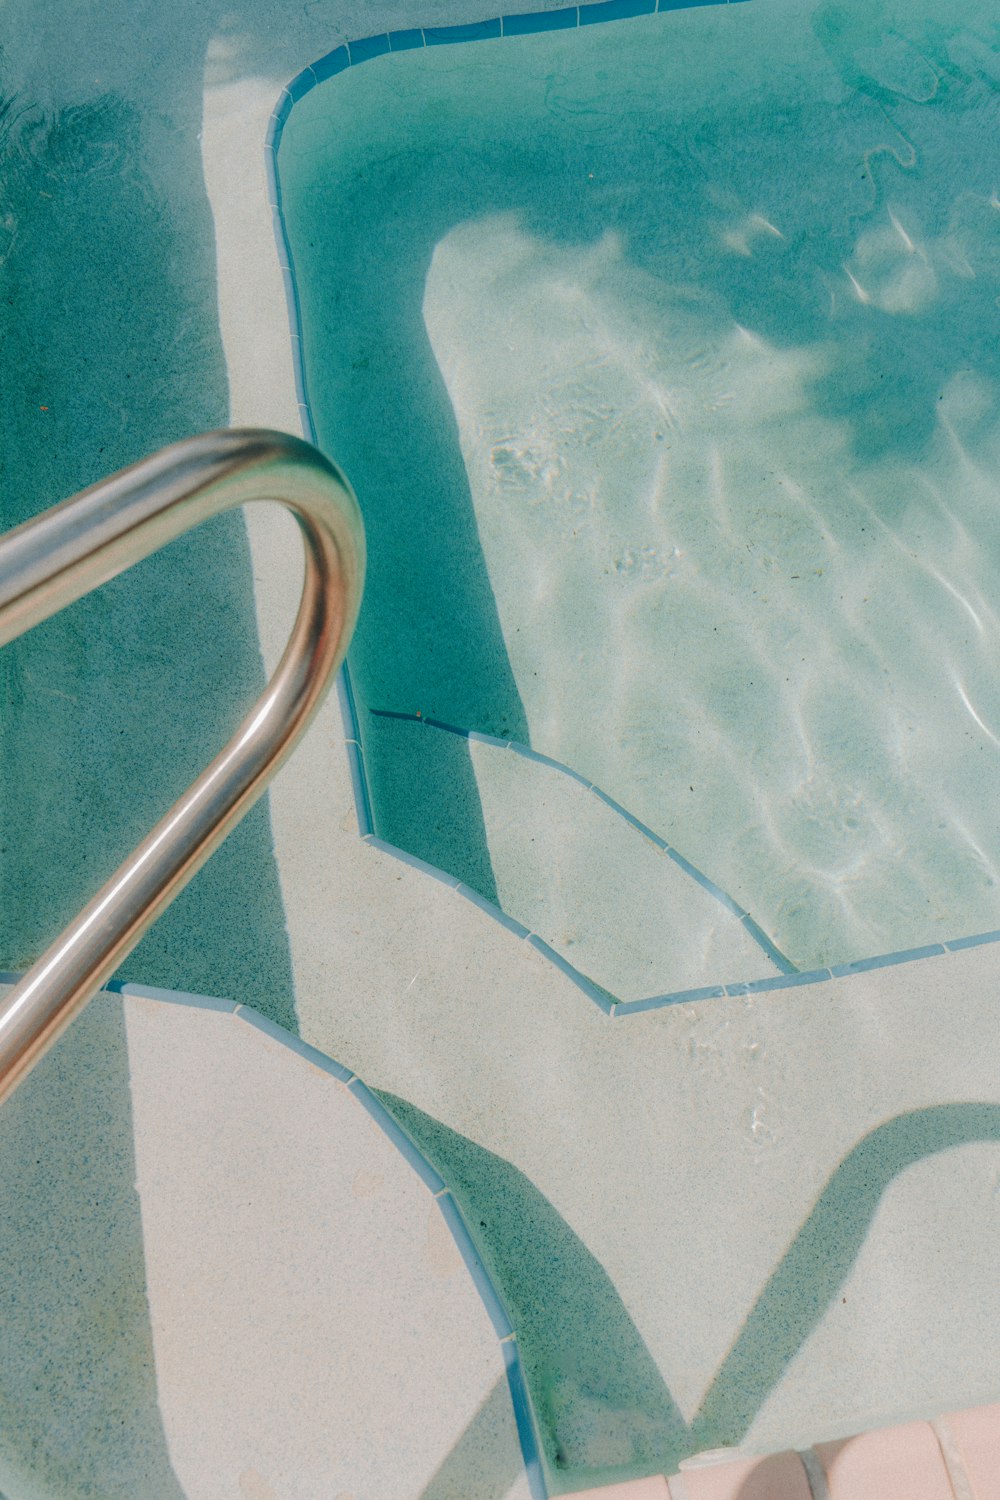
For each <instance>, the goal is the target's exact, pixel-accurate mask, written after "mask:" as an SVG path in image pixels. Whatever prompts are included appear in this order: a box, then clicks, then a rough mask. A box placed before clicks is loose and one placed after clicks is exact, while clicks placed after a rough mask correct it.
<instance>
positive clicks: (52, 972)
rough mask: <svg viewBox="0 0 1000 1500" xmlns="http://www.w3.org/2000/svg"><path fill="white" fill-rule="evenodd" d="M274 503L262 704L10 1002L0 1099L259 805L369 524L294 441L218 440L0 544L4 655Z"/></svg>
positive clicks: (347, 618)
mask: <svg viewBox="0 0 1000 1500" xmlns="http://www.w3.org/2000/svg"><path fill="white" fill-rule="evenodd" d="M259 500H271V501H277V502H279V503H280V504H282V505H285V506H287V507H288V509H289V510H290V511H291V512H292V514H293V515H294V516H295V519H296V520H297V522H298V523H299V527H300V529H301V531H302V536H303V543H304V547H305V577H304V580H303V585H302V598H301V602H300V604H299V611H298V615H297V617H296V620H295V624H294V626H293V629H292V633H291V636H290V637H289V641H288V645H287V646H286V648H285V652H284V655H283V656H282V658H281V661H280V663H279V665H278V667H277V670H276V671H275V673H274V676H273V677H272V678H271V680H270V682H269V683H268V685H267V688H266V689H265V691H264V693H263V696H262V697H261V698H260V699H259V700H258V702H257V703H256V704H255V706H254V707H253V709H252V710H251V712H250V713H249V714H248V715H247V717H246V718H245V719H244V721H243V723H242V724H241V725H240V728H239V729H238V730H237V731H236V734H235V735H234V736H233V738H232V739H231V740H230V741H229V743H228V744H227V745H226V747H225V749H223V750H222V751H221V752H220V754H219V755H217V756H216V758H215V760H213V761H212V763H211V765H210V766H209V767H208V768H207V769H206V770H205V771H204V772H203V773H202V775H201V776H199V777H198V779H197V781H195V782H194V784H193V785H192V786H191V787H190V788H189V790H188V791H187V792H185V793H184V795H183V796H182V797H181V798H180V800H179V801H178V802H176V803H175V804H174V806H173V807H172V808H171V809H170V811H169V812H168V813H167V814H166V816H165V817H164V818H162V819H161V820H160V822H159V823H157V825H156V827H155V828H154V829H153V831H152V832H151V833H150V834H149V835H148V837H147V838H146V839H145V840H144V841H143V842H142V843H141V844H140V845H139V847H138V848H137V849H136V850H135V852H134V853H133V854H132V855H130V857H129V858H128V859H127V860H126V861H125V863H124V864H123V865H122V866H121V867H120V868H119V869H118V870H117V872H116V873H115V874H114V875H113V876H112V877H111V879H110V880H109V881H108V882H107V884H106V885H105V886H104V887H103V888H102V889H101V890H100V891H99V892H98V894H97V895H96V896H95V897H94V899H93V900H92V901H91V902H90V903H89V904H88V905H87V906H86V907H85V908H84V909H83V911H82V912H81V913H80V915H79V916H78V917H77V918H76V920H75V921H74V922H73V923H72V924H71V925H70V926H69V927H67V928H66V930H65V932H63V934H62V936H61V937H60V938H58V940H57V941H56V942H55V943H53V944H52V946H51V947H50V948H49V949H48V950H47V952H46V953H44V954H43V955H42V957H41V958H40V959H39V960H38V962H37V963H36V964H35V965H34V967H33V968H32V969H31V970H30V972H29V973H28V974H27V975H26V976H25V977H24V979H22V980H21V981H20V983H19V984H17V985H16V987H15V988H14V989H13V990H12V991H11V992H10V993H9V994H8V995H7V997H6V999H5V1000H3V1002H2V1003H0V1100H3V1099H4V1098H6V1097H7V1095H8V1094H10V1093H11V1091H12V1090H13V1089H14V1088H15V1087H16V1086H17V1084H18V1083H19V1082H20V1081H21V1080H22V1079H23V1078H24V1077H25V1075H26V1074H27V1073H28V1071H29V1070H30V1069H31V1068H32V1067H33V1066H34V1064H35V1063H36V1062H37V1061H38V1060H39V1058H40V1057H41V1056H42V1055H43V1053H44V1052H45V1051H46V1050H47V1049H48V1048H49V1047H50V1046H51V1045H52V1043H53V1042H54V1041H55V1039H56V1037H57V1036H58V1035H59V1034H60V1032H62V1031H63V1030H64V1029H65V1027H66V1026H68V1025H69V1023H70V1021H71V1020H72V1019H73V1017H74V1016H75V1015H76V1014H77V1012H78V1011H79V1010H81V1009H82V1007H83V1006H84V1005H85V1004H86V1003H87V1001H88V1000H89V999H91V997H92V996H93V995H94V994H96V992H97V991H98V990H99V989H100V988H101V986H102V985H103V984H104V983H106V981H107V980H108V979H109V978H110V977H111V975H112V974H113V973H114V971H115V969H116V968H117V967H118V965H119V964H120V963H121V961H122V959H123V958H124V957H125V955H126V954H128V953H129V952H131V950H132V949H133V948H134V947H135V945H136V943H138V941H139V939H140V938H141V937H142V935H143V933H144V932H145V931H146V930H147V928H149V927H150V926H151V925H152V923H153V922H154V921H155V920H156V918H157V917H158V916H159V915H160V913H161V912H162V911H163V910H164V909H165V908H166V907H167V906H168V905H169V904H170V902H171V901H172V900H173V898H174V897H175V896H176V895H177V893H178V891H180V890H181V888H182V887H183V886H184V885H186V884H187V882H188V881H189V880H190V879H191V877H192V875H194V873H195V872H196V871H197V870H198V869H199V868H200V867H201V865H203V864H204V862H205V861H206V860H207V859H208V857H209V855H210V854H211V853H212V852H213V850H214V849H216V848H217V847H218V845H219V844H220V843H221V842H222V841H223V839H224V838H225V837H226V835H227V834H228V833H229V832H230V830H231V829H232V828H233V827H234V826H235V824H236V823H238V822H239V820H240V818H241V817H242V816H243V814H244V813H245V812H246V811H247V809H248V808H249V807H250V806H251V805H252V803H253V802H255V801H256V799H257V798H258V797H259V796H260V794H261V792H263V790H264V788H265V786H266V785H267V783H268V781H269V780H270V779H271V777H272V776H273V775H274V773H275V772H276V771H277V769H278V767H279V766H280V765H281V763H282V761H283V760H284V759H285V757H286V756H287V755H288V754H289V753H290V752H291V750H292V747H293V745H294V744H295V742H296V740H297V739H298V738H299V736H300V735H301V734H302V733H303V731H304V730H305V728H306V726H307V725H308V723H309V721H310V720H311V718H312V717H313V715H314V714H315V712H316V710H317V709H318V707H319V705H320V703H321V702H322V699H323V697H324V695H325V693H326V691H327V689H328V687H329V685H330V682H331V680H332V678H333V673H334V671H335V670H336V668H337V666H338V665H339V663H340V661H341V659H342V658H343V655H344V652H345V651H346V649H347V643H348V641H349V639H350V636H351V631H352V630H353V628H354V623H355V620H356V619H357V613H358V606H359V603H360V599H361V589H362V585H363V580H364V565H365V547H364V532H363V529H362V525H361V516H360V513H359V511H358V507H357V502H356V501H355V499H354V495H353V493H352V491H351V489H350V487H349V485H348V484H347V482H346V480H345V479H344V478H343V477H342V475H341V474H340V473H339V472H338V471H337V470H336V469H335V468H334V466H333V465H332V464H330V463H328V462H327V460H326V459H325V458H323V457H322V455H321V454H319V453H317V452H316V450H315V449H314V448H311V447H309V445H308V444H307V443H303V442H301V441H300V440H299V439H298V438H293V437H288V436H286V435H285V434H282V433H277V432H265V431H247V432H239V431H229V432H211V433H206V434H205V435H204V436H203V437H197V438H192V439H190V440H189V441H187V442H183V443H178V444H176V445H175V446H173V447H171V448H165V449H164V450H163V451H162V452H161V453H158V454H156V455H154V456H153V457H152V458H147V459H145V460H144V461H143V462H142V463H139V464H136V465H134V467H132V468H130V469H124V470H122V472H121V473H120V474H115V475H112V477H111V478H110V479H105V480H102V482H101V483H100V484H96V485H94V486H92V487H91V488H90V489H86V490H82V491H81V492H80V493H79V494H78V495H74V496H73V497H72V498H71V499H69V500H65V501H64V502H63V503H62V504H61V505H56V506H54V507H53V508H52V509H51V510H49V511H46V512H45V513H44V514H43V515H41V516H39V517H37V518H36V519H35V520H32V521H28V522H27V523H26V524H25V525H23V526H18V527H17V528H16V529H15V530H13V531H11V532H9V533H8V535H7V536H5V537H3V538H0V646H2V645H6V644H7V642H9V641H12V640H14V639H16V637H17V636H19V635H21V634H22V633H23V632H24V631H26V630H29V629H30V628H31V626H32V625H37V624H39V623H40V622H41V621H42V620H46V619H48V618H49V616H50V615H54V614H56V613H57V612H58V611H59V610H60V609H62V608H64V607H65V606H66V605H67V604H71V603H72V602H73V601H74V600H76V599H79V598H81V597H82V596H83V595H84V594H87V593H89V592H90V590H91V589H94V588H97V587H98V586H99V585H100V584H102V583H106V582H107V581H108V580H109V579H111V578H114V577H115V576H116V575H117V574H118V573H121V572H123V571H124V570H125V569H126V568H129V567H131V566H132V564H133V563H136V562H139V561H141V559H142V558H144V557H148V556H149V554H150V553H152V552H155V551H157V550H158V549H159V548H160V547H162V546H164V545H165V544H166V543H167V542H169V541H172V540H173V539H174V537H177V536H180V535H181V533H182V532H185V531H189V530H190V529H191V528H192V527H193V526H197V525H198V524H199V523H200V522H202V521H205V520H208V519H209V517H210V516H214V515H218V514H219V513H220V512H221V511H225V510H230V509H232V508H233V507H234V506H238V505H243V504H245V503H247V502H248V501H259Z"/></svg>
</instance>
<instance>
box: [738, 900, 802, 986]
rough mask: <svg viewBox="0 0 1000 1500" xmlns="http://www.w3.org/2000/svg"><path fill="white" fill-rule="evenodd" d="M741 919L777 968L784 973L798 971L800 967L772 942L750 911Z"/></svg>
mask: <svg viewBox="0 0 1000 1500" xmlns="http://www.w3.org/2000/svg"><path fill="white" fill-rule="evenodd" d="M740 920H741V922H742V923H743V926H744V927H745V928H746V930H747V932H748V933H749V934H750V936H751V937H752V938H753V940H754V942H755V943H756V944H757V947H758V948H763V950H764V952H765V953H766V954H767V956H768V958H769V959H770V960H771V962H772V963H773V964H774V965H775V967H776V968H778V969H780V970H781V972H782V974H797V973H798V969H797V968H796V967H795V965H794V964H793V963H792V961H791V959H790V958H786V957H785V955H784V953H782V951H781V949H780V948H779V947H778V946H777V944H776V943H772V941H771V939H770V938H769V937H768V935H767V933H766V932H765V931H764V929H763V927H761V925H760V924H759V922H755V921H754V919H753V917H752V916H751V915H750V913H749V912H747V913H746V914H745V916H743V917H741V918H740Z"/></svg>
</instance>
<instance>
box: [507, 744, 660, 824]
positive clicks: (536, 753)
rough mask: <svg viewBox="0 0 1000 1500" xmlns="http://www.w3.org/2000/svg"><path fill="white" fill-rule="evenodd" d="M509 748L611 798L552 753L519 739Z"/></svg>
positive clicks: (606, 799) (602, 796) (630, 819)
mask: <svg viewBox="0 0 1000 1500" xmlns="http://www.w3.org/2000/svg"><path fill="white" fill-rule="evenodd" d="M507 749H508V750H513V752H514V754H515V755H520V756H521V758H522V759H523V760H532V761H534V762H535V765H537V766H549V767H550V768H551V769H552V770H553V771H561V772H562V774H563V775H564V776H568V777H569V778H570V780H571V781H578V782H579V783H580V785H581V786H585V787H586V788H587V791H588V792H596V793H597V795H598V797H600V798H602V799H603V800H604V801H605V802H607V801H608V800H609V799H608V798H607V797H605V795H604V793H603V792H602V791H601V790H600V789H599V788H598V787H596V786H595V785H594V783H593V782H592V781H591V780H590V778H589V777H588V776H582V775H581V774H580V772H579V771H574V770H573V767H572V766H566V765H563V763H562V761H561V760H553V758H552V756H551V755H543V754H542V753H541V751H540V750H532V749H531V747H530V746H529V745H521V744H519V743H518V742H517V740H508V741H507ZM622 813H623V815H624V816H625V817H626V818H627V819H628V821H629V822H630V823H635V825H636V827H637V828H639V829H642V824H641V823H639V822H637V821H636V819H634V818H633V817H632V815H631V813H626V812H625V809H624V808H622Z"/></svg>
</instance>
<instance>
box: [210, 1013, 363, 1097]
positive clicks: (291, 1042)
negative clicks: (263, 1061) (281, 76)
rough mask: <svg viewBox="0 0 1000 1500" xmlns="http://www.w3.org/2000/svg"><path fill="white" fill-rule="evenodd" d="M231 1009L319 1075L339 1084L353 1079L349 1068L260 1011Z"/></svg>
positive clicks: (242, 1019) (240, 1018)
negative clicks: (303, 1061) (333, 1079)
mask: <svg viewBox="0 0 1000 1500" xmlns="http://www.w3.org/2000/svg"><path fill="white" fill-rule="evenodd" d="M233 1009H234V1011H235V1013H236V1015H237V1017H238V1018H239V1020H241V1021H245V1022H246V1023H247V1025H248V1026H252V1027H253V1028H254V1030H255V1031H262V1032H263V1033H264V1035H265V1036H269V1037H271V1038H272V1040H273V1041H276V1042H280V1043H281V1045H282V1046H283V1047H287V1048H288V1050H289V1052H294V1053H295V1054H296V1055H297V1056H298V1057H301V1058H303V1059H304V1060H305V1061H306V1062H308V1063H312V1065H313V1067H314V1068H319V1070H320V1072H321V1073H329V1074H330V1077H331V1078H336V1079H338V1080H339V1081H340V1082H341V1083H347V1081H348V1080H349V1079H351V1078H353V1077H354V1074H353V1073H352V1072H351V1070H350V1068H345V1067H344V1065H343V1063H339V1062H335V1061H334V1059H333V1058H332V1057H328V1056H327V1054H326V1053H325V1052H320V1050H319V1049H318V1048H317V1047H310V1045H309V1043H308V1042H304V1041H303V1040H302V1038H301V1037H298V1036H296V1035H295V1033H294V1032H293V1031H286V1030H285V1028H284V1026H279V1025H278V1023H277V1022H276V1021H272V1020H270V1019H269V1018H268V1017H267V1016H262V1015H261V1013H260V1011H257V1010H253V1009H252V1008H251V1007H250V1006H249V1005H240V1006H234V1007H233Z"/></svg>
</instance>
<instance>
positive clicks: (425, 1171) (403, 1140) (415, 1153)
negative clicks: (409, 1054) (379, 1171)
mask: <svg viewBox="0 0 1000 1500" xmlns="http://www.w3.org/2000/svg"><path fill="white" fill-rule="evenodd" d="M337 1066H338V1067H339V1066H340V1065H339V1064H338V1065H337ZM348 1088H349V1089H350V1091H351V1093H352V1094H353V1095H354V1097H355V1098H356V1099H357V1100H358V1101H359V1102H360V1103H361V1104H362V1105H363V1107H364V1108H365V1109H366V1110H367V1111H368V1113H369V1114H370V1115H371V1117H372V1119H373V1120H374V1121H375V1123H376V1125H377V1126H378V1128H379V1129H380V1130H381V1131H383V1132H384V1133H385V1134H386V1135H387V1136H388V1137H389V1139H390V1141H392V1144H393V1145H394V1146H395V1148H396V1150H397V1151H398V1152H399V1153H400V1155H401V1156H404V1157H405V1158H406V1160H407V1161H408V1162H409V1164H410V1166H411V1167H412V1168H413V1170H414V1172H416V1174H417V1176H418V1177H419V1178H420V1180H421V1182H422V1183H423V1184H424V1186H425V1187H426V1188H427V1189H429V1191H430V1192H431V1193H433V1194H434V1196H435V1197H437V1196H438V1194H439V1193H443V1192H444V1190H445V1181H444V1178H443V1177H442V1176H441V1174H440V1172H436V1171H435V1170H434V1168H433V1167H432V1166H431V1164H430V1162H429V1161H428V1160H427V1158H426V1156H424V1155H423V1153H422V1152H421V1151H420V1150H419V1149H418V1148H417V1146H415V1145H414V1143H413V1141H412V1140H411V1139H410V1137H409V1136H408V1135H407V1133H406V1131H405V1130H404V1129H403V1127H402V1126H401V1125H400V1124H399V1123H398V1122H397V1121H396V1120H394V1119H393V1117H392V1115H391V1114H390V1113H389V1111H388V1110H387V1109H386V1107H385V1105H384V1104H383V1103H382V1101H381V1099H380V1098H379V1097H378V1095H377V1094H373V1093H372V1091H371V1089H370V1088H369V1087H368V1085H367V1084H366V1083H362V1082H361V1079H360V1078H357V1077H352V1078H351V1081H350V1083H349V1084H348ZM493 1295H494V1297H495V1296H496V1293H494V1294H493Z"/></svg>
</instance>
